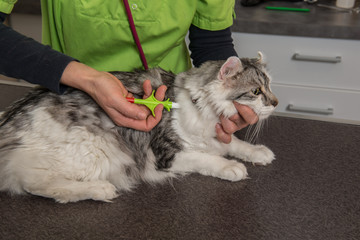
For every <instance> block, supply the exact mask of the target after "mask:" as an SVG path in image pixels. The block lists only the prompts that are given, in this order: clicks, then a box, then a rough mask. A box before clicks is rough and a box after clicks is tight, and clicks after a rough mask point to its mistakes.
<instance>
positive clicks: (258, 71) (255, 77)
mask: <svg viewBox="0 0 360 240" xmlns="http://www.w3.org/2000/svg"><path fill="white" fill-rule="evenodd" d="M270 81H271V79H270V76H269V74H268V73H267V71H266V64H265V63H264V57H263V54H262V53H261V52H259V57H258V58H253V59H249V58H241V59H239V58H238V57H230V58H228V59H227V60H226V61H225V63H223V64H222V65H221V67H220V70H218V73H217V79H216V80H215V81H213V83H210V84H209V86H208V87H209V88H214V87H215V88H219V89H220V91H211V92H212V93H213V94H211V95H212V96H211V97H210V98H212V102H213V104H214V105H216V107H215V108H216V109H217V111H221V114H223V115H224V116H225V117H230V116H231V115H233V114H235V113H236V109H235V107H234V104H233V102H234V101H235V102H238V103H240V104H243V105H247V106H249V107H250V108H252V109H253V111H254V112H255V113H256V114H257V115H258V117H259V119H260V120H262V119H265V118H267V117H268V116H269V115H270V114H271V113H272V112H273V111H274V109H275V107H276V106H277V104H278V99H277V98H276V97H275V95H274V94H273V93H272V91H271V89H270ZM213 90H214V89H213Z"/></svg>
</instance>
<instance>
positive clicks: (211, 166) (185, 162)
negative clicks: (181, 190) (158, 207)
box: [169, 152, 247, 181]
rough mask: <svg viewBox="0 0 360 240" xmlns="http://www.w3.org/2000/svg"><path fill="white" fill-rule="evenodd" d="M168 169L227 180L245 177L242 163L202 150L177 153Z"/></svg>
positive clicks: (245, 172) (245, 173) (237, 179)
mask: <svg viewBox="0 0 360 240" xmlns="http://www.w3.org/2000/svg"><path fill="white" fill-rule="evenodd" d="M169 170H170V171H172V172H175V173H194V172H196V173H200V174H202V175H207V176H213V177H218V178H221V179H225V180H229V181H239V180H241V179H244V178H246V177H247V171H246V167H245V166H244V164H242V163H240V162H237V161H235V160H228V159H226V158H223V157H221V156H216V155H211V154H207V153H202V152H180V153H177V154H176V156H175V159H174V162H173V164H172V166H171V168H170V169H169Z"/></svg>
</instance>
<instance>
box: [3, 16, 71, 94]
mask: <svg viewBox="0 0 360 240" xmlns="http://www.w3.org/2000/svg"><path fill="white" fill-rule="evenodd" d="M74 60H75V59H73V58H71V57H69V56H66V55H64V54H62V53H59V52H57V51H54V50H53V49H51V48H50V47H49V46H45V45H42V44H41V43H39V42H36V41H35V40H33V39H31V38H28V37H26V36H24V35H22V34H20V33H18V32H16V31H14V30H13V29H12V28H10V27H7V26H5V25H4V24H3V23H1V22H0V74H3V75H6V76H8V77H14V78H18V79H23V80H25V81H28V82H30V83H34V84H39V85H42V86H44V87H47V88H49V89H50V90H52V91H54V92H58V93H61V92H63V91H64V86H62V85H61V84H60V78H61V76H62V74H63V71H64V69H65V68H66V66H67V65H68V64H69V63H70V62H71V61H74Z"/></svg>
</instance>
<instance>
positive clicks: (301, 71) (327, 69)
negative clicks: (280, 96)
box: [233, 33, 360, 91]
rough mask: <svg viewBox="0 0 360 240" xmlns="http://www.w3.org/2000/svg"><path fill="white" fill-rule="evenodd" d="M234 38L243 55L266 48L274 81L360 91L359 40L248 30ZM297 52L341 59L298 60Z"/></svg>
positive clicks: (236, 34)
mask: <svg viewBox="0 0 360 240" xmlns="http://www.w3.org/2000/svg"><path fill="white" fill-rule="evenodd" d="M233 38H234V43H235V48H236V50H237V52H238V54H239V55H240V56H244V57H245V56H246V57H252V56H256V53H257V51H262V52H264V54H265V56H266V57H267V59H268V66H269V69H270V73H271V75H272V77H273V82H274V83H281V84H296V85H302V86H316V87H327V88H338V89H349V90H358V91H360V77H359V76H360V65H359V60H358V59H359V56H358V54H359V52H360V41H357V40H338V39H319V38H304V37H287V36H275V35H262V34H246V33H234V34H233ZM294 54H301V55H306V56H310V57H315V58H317V57H320V58H325V59H326V58H329V59H339V60H340V62H336V63H329V62H319V61H298V60H294V59H293V56H294Z"/></svg>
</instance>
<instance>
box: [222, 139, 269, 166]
mask: <svg viewBox="0 0 360 240" xmlns="http://www.w3.org/2000/svg"><path fill="white" fill-rule="evenodd" d="M226 147H227V148H228V154H229V155H230V156H233V157H236V158H239V159H242V160H243V161H246V162H252V163H254V164H258V165H267V164H269V163H271V162H272V161H273V160H274V159H275V155H274V153H273V152H272V151H271V150H270V149H269V148H268V147H266V146H264V145H253V144H250V143H248V142H245V141H242V140H240V139H238V138H236V137H233V139H232V140H231V143H230V144H228V145H226Z"/></svg>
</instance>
